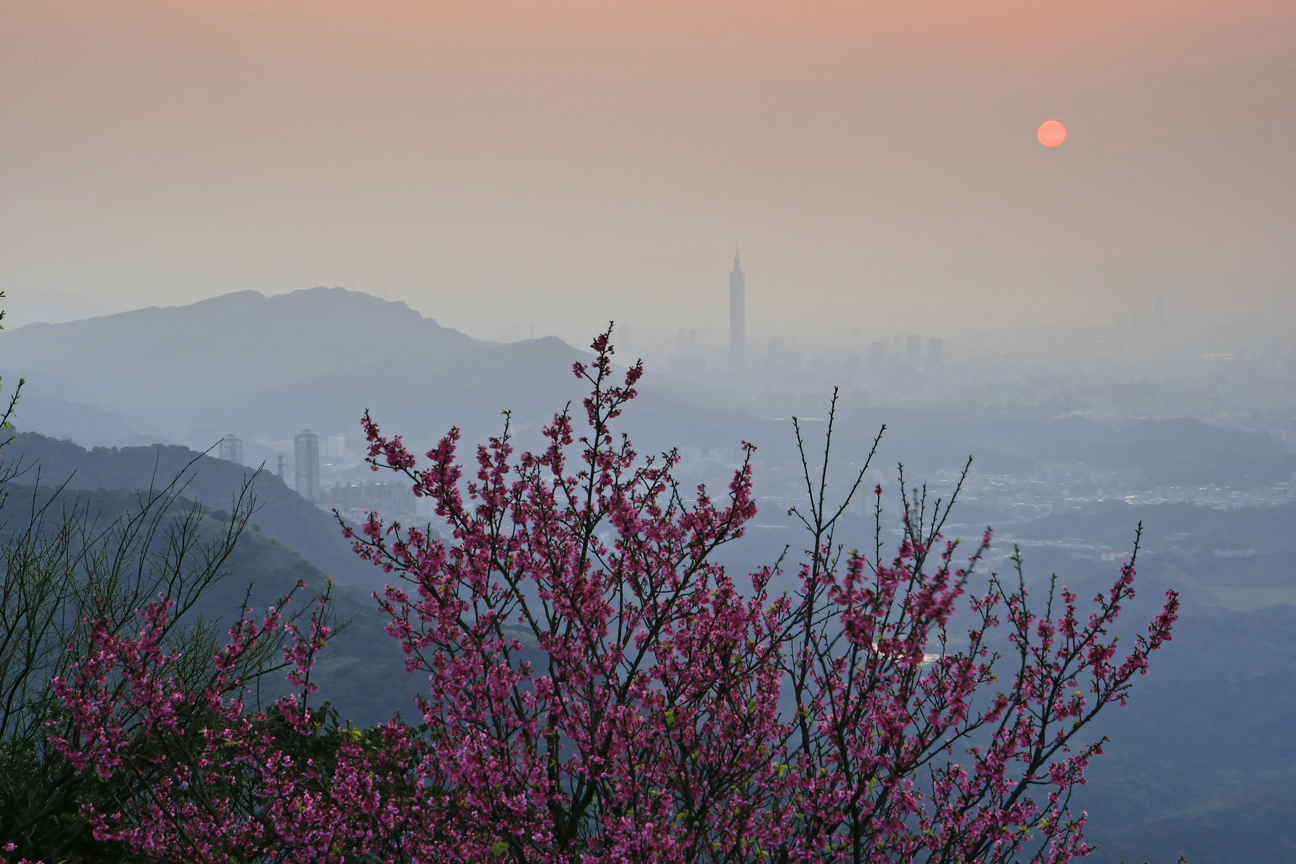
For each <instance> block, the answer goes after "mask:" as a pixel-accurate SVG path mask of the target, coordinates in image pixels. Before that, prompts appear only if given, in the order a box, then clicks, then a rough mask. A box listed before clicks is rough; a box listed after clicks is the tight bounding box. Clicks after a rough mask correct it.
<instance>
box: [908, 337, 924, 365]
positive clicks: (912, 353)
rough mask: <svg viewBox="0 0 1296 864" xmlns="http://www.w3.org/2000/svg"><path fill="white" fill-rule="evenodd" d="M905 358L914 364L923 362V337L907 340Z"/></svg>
mask: <svg viewBox="0 0 1296 864" xmlns="http://www.w3.org/2000/svg"><path fill="white" fill-rule="evenodd" d="M905 357H906V358H907V359H908V360H909V362H910V363H913V364H917V363H919V362H920V361H921V360H922V337H921V336H908V337H906V338H905Z"/></svg>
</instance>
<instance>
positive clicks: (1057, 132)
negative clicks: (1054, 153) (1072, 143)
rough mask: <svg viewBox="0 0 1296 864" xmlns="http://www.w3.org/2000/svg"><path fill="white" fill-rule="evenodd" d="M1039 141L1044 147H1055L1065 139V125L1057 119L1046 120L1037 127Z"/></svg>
mask: <svg viewBox="0 0 1296 864" xmlns="http://www.w3.org/2000/svg"><path fill="white" fill-rule="evenodd" d="M1038 134H1039V142H1040V143H1041V144H1043V145H1044V146H1045V147H1056V146H1058V145H1059V144H1061V143H1062V142H1063V141H1065V140H1066V135H1067V133H1066V127H1065V126H1063V125H1062V124H1061V123H1059V122H1058V121H1057V120H1046V121H1045V122H1044V123H1043V124H1042V125H1041V126H1040V128H1039V133H1038Z"/></svg>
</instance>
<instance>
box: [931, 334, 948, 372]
mask: <svg viewBox="0 0 1296 864" xmlns="http://www.w3.org/2000/svg"><path fill="white" fill-rule="evenodd" d="M927 359H928V360H930V361H931V362H932V364H933V365H936V366H940V365H941V364H942V363H944V362H945V340H944V339H942V338H941V337H939V336H933V337H931V338H930V339H928V340H927Z"/></svg>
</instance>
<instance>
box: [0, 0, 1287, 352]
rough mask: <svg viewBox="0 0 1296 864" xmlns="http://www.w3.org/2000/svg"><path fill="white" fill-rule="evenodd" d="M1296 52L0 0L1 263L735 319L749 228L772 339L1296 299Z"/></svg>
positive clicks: (974, 30)
mask: <svg viewBox="0 0 1296 864" xmlns="http://www.w3.org/2000/svg"><path fill="white" fill-rule="evenodd" d="M1294 67H1296V3H1292V2H1290V0H1266V2H1259V0H1255V2H1252V0H1235V2H1220V0H1215V2H1203V0H1145V2H1137V3H1131V2H1129V0H1120V2H1114V0H1086V2H1041V0H1028V2H1027V0H1022V2H1018V0H981V2H976V3H969V2H966V0H918V2H892V3H875V2H868V3H866V2H856V3H840V2H833V3H829V2H820V3H805V2H798V3H794V2H752V0H746V2H731V0H695V2H691V3H676V2H661V0H657V2H615V0H611V2H608V0H605V2H552V0H551V2H480V0H477V2H418V3H414V2H408V3H396V2H368V3H362V2H348V3H339V2H334V3H326V2H265V0H261V2H230V0H224V2H219V3H209V2H173V0H167V2H162V0H154V2H134V3H127V2H94V3H86V2H78V3H63V2H49V0H41V2H26V0H7V2H5V3H3V4H0V262H3V265H2V266H0V288H2V289H3V290H5V291H6V292H7V293H8V295H9V299H8V301H7V303H8V308H9V310H10V314H11V316H12V318H13V321H14V323H17V324H21V323H23V322H24V321H26V320H32V319H33V317H41V313H40V310H41V309H49V308H52V307H51V304H55V305H57V304H58V303H63V304H64V306H66V305H67V304H68V303H71V302H77V303H83V304H84V306H85V308H86V309H88V310H89V309H97V308H101V307H102V308H118V309H125V308H133V307H136V306H141V305H148V304H161V305H169V304H176V303H185V302H191V301H193V300H197V299H200V298H203V297H207V296H211V295H213V294H219V293H224V292H227V291H234V290H240V289H244V288H252V289H256V290H259V291H262V292H264V293H280V292H283V291H289V290H293V289H296V288H303V287H310V286H313V285H348V286H351V285H355V286H356V287H358V288H360V289H361V290H366V291H370V292H371V293H376V294H380V295H381V294H382V293H383V292H384V291H387V292H389V296H391V297H392V299H401V300H405V301H407V302H408V303H410V305H412V306H414V307H416V308H418V309H419V310H420V311H422V312H423V313H424V314H426V315H429V316H432V317H435V318H437V319H438V320H439V321H441V322H442V323H443V324H447V325H450V326H455V327H458V328H460V329H463V330H465V331H466V332H468V333H470V334H472V335H477V336H484V337H490V338H519V337H520V336H522V335H524V334H525V332H526V328H527V327H529V325H530V324H531V322H534V323H535V327H536V331H537V333H538V334H547V333H555V334H557V335H561V336H564V337H566V338H569V339H572V340H581V341H583V337H585V336H587V335H588V334H589V333H590V332H591V331H592V329H593V328H594V327H595V326H597V324H598V322H601V321H605V320H606V319H608V318H613V317H615V318H617V319H618V320H620V321H628V322H631V323H632V324H633V325H634V326H635V327H637V328H639V329H640V330H641V332H654V331H655V332H661V333H666V332H673V330H674V329H675V328H677V327H681V326H694V327H698V328H700V329H701V330H702V331H703V332H704V334H705V333H706V332H708V331H711V332H713V333H714V334H715V338H717V339H719V338H720V335H721V333H722V332H723V330H724V308H725V303H726V299H727V294H726V286H727V279H726V274H727V272H728V269H729V267H730V264H731V258H732V254H733V246H734V243H735V242H737V243H739V244H740V245H741V248H742V254H743V262H744V268H745V269H746V271H747V273H748V282H747V284H748V292H749V293H748V310H749V311H748V315H749V332H751V333H752V334H753V337H754V338H756V339H762V338H764V337H765V336H767V335H769V334H772V333H776V332H786V333H789V334H793V335H795V334H802V335H804V334H807V333H810V332H814V331H815V330H818V329H821V328H822V329H824V330H826V331H829V332H831V333H834V334H838V333H842V332H846V331H848V330H850V329H859V330H860V331H861V332H862V334H863V336H864V338H867V337H868V336H870V335H872V334H873V333H874V331H878V332H890V330H891V328H893V327H895V326H898V324H897V322H899V321H902V320H905V321H910V322H911V321H913V320H914V319H919V320H921V321H922V322H923V326H922V327H918V326H907V328H906V329H908V330H915V331H916V330H919V329H922V330H923V331H924V332H946V333H948V332H950V331H952V330H953V329H955V328H956V327H957V325H958V322H960V321H964V320H969V319H971V320H977V321H986V320H1001V321H1003V320H1012V321H1021V322H1025V323H1031V322H1036V321H1054V320H1064V319H1067V318H1070V317H1075V316H1077V315H1080V316H1089V317H1102V316H1104V315H1110V314H1116V313H1117V312H1118V311H1119V310H1122V309H1129V310H1133V312H1131V313H1130V314H1133V313H1134V312H1137V313H1144V312H1145V310H1146V309H1147V308H1149V306H1150V303H1151V301H1152V298H1153V297H1154V296H1157V295H1161V296H1163V297H1164V298H1165V302H1166V308H1167V314H1168V315H1174V314H1189V313H1192V314H1198V315H1200V314H1202V313H1207V312H1210V313H1218V312H1219V311H1220V310H1229V311H1233V310H1237V309H1244V310H1245V309H1248V308H1255V307H1257V306H1258V305H1261V304H1265V303H1278V304H1280V307H1281V310H1282V314H1290V313H1291V309H1292V304H1291V303H1290V298H1291V296H1292V294H1293V292H1296V254H1294V253H1293V251H1292V250H1293V248H1296V71H1294ZM1053 118H1055V119H1058V120H1061V121H1062V122H1063V123H1065V124H1066V127H1067V130H1068V137H1067V140H1066V143H1065V144H1063V145H1062V146H1060V147H1058V148H1056V149H1046V148H1044V147H1042V146H1040V144H1039V142H1038V141H1037V140H1036V137H1035V135H1036V130H1037V128H1038V127H1039V125H1040V123H1042V122H1043V121H1045V120H1048V119H1053ZM42 304H43V305H42ZM928 321H930V322H931V323H930V324H928V323H926V322H928Z"/></svg>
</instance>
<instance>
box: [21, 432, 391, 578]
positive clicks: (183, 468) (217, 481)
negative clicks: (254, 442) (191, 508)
mask: <svg viewBox="0 0 1296 864" xmlns="http://www.w3.org/2000/svg"><path fill="white" fill-rule="evenodd" d="M4 456H5V459H6V460H7V461H8V462H10V463H19V464H21V465H22V466H24V468H25V469H26V470H25V471H24V473H23V474H22V475H20V476H19V477H17V478H16V479H15V480H14V481H12V485H24V486H30V485H34V484H36V483H37V481H38V480H39V483H40V485H41V486H46V487H57V486H60V485H63V484H64V483H66V484H67V487H68V488H69V489H73V490H76V489H86V490H96V489H106V490H117V491H133V490H137V489H148V488H149V487H150V486H151V485H153V486H158V487H160V486H165V485H166V484H168V483H170V482H171V480H172V479H173V478H174V477H176V476H177V475H179V474H180V473H181V472H185V479H184V481H183V482H184V484H185V490H184V494H185V495H186V497H189V498H192V499H194V500H196V501H200V502H201V503H202V504H203V505H204V506H206V507H208V508H210V509H212V510H213V511H219V510H228V509H229V508H230V504H231V496H233V495H234V494H236V493H237V492H238V490H239V489H240V488H241V486H242V484H243V480H244V477H245V476H248V475H250V474H251V473H252V469H250V468H245V467H243V466H241V465H235V464H233V463H232V462H225V461H223V460H220V459H215V458H212V457H211V456H203V455H201V454H199V453H197V452H195V451H193V450H190V449H188V448H187V447H178V446H174V445H170V446H168V445H153V446H148V447H122V448H108V447H96V448H94V449H93V450H86V449H85V448H83V447H80V446H78V445H76V444H74V443H72V442H70V441H59V440H56V439H54V438H49V437H46V436H44V435H38V434H35V433H31V432H24V433H21V434H19V435H16V436H15V437H14V439H13V441H12V443H10V445H9V446H8V447H7V448H6V449H5V452H4ZM254 488H255V492H256V496H257V505H258V509H257V512H256V515H255V516H254V517H253V519H252V521H253V523H254V524H256V525H258V526H259V527H260V528H261V529H262V530H263V531H264V532H265V533H267V534H269V535H270V536H272V537H274V538H275V539H277V540H279V541H280V542H281V543H283V544H284V545H285V546H287V547H288V548H289V549H292V550H293V551H294V552H297V553H298V554H299V555H301V556H302V557H303V558H304V559H305V560H306V561H308V562H310V563H311V564H312V565H314V566H315V567H318V568H319V569H320V570H321V571H322V572H323V573H325V574H326V575H329V576H333V577H334V578H336V579H337V580H338V581H339V582H341V583H344V584H352V585H361V586H366V587H369V586H374V585H381V584H382V582H383V580H382V579H381V578H380V574H379V573H378V571H377V570H376V568H374V567H373V566H372V565H370V564H366V563H365V562H363V561H360V560H359V559H358V558H357V557H356V555H355V553H354V552H352V551H351V549H350V547H349V546H348V544H347V543H346V541H345V540H344V539H343V537H342V534H341V531H340V529H339V528H338V525H337V522H336V520H335V519H334V517H333V516H332V514H330V513H326V512H324V511H323V510H320V509H319V508H318V507H316V506H314V505H313V504H311V503H310V502H308V501H305V500H304V499H302V498H301V496H299V495H298V494H297V493H296V492H294V491H293V490H291V489H289V488H288V487H287V486H285V485H284V483H283V481H282V480H280V479H279V478H278V477H276V476H274V475H272V474H270V473H269V472H263V473H262V474H261V475H260V476H259V477H258V478H257V480H256V485H255V487H254Z"/></svg>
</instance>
